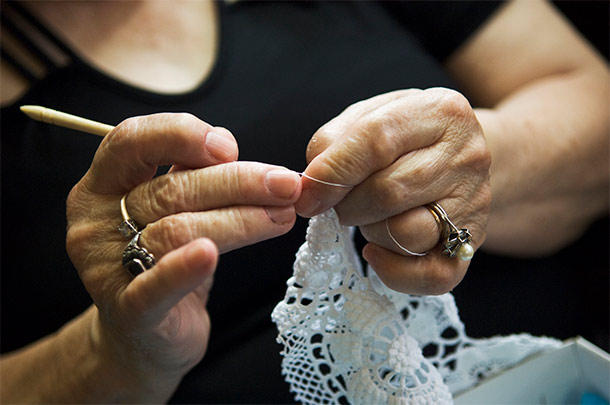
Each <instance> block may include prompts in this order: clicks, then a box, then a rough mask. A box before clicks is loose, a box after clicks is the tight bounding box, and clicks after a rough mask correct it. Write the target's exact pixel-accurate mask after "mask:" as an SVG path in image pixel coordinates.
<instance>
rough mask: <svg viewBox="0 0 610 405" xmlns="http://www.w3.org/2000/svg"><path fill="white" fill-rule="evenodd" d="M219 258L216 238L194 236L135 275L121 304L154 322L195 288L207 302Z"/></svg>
mask: <svg viewBox="0 0 610 405" xmlns="http://www.w3.org/2000/svg"><path fill="white" fill-rule="evenodd" d="M217 262H218V248H217V247H216V245H215V244H214V242H212V241H211V240H210V239H207V238H200V239H195V240H193V241H192V242H190V243H188V244H186V245H184V246H182V247H180V248H179V249H176V250H173V251H171V252H169V253H168V254H166V255H165V256H163V258H162V259H161V260H159V262H158V263H157V264H156V265H155V266H154V267H153V268H151V269H150V270H149V271H145V272H144V273H142V274H140V275H138V276H137V277H135V278H134V279H133V281H132V282H131V283H130V284H129V285H128V286H127V288H126V289H125V290H124V292H123V294H122V297H121V301H122V302H121V306H122V307H123V308H124V309H125V311H127V312H129V313H130V315H131V316H130V318H132V319H134V320H137V322H138V323H140V324H142V323H145V324H148V325H150V326H153V325H156V324H158V323H159V322H161V321H162V320H163V319H164V318H165V316H166V315H167V313H168V312H169V311H170V310H171V309H172V308H173V307H174V306H175V305H176V304H178V302H180V300H182V299H183V298H184V297H185V296H187V295H188V294H189V293H191V292H193V291H195V290H197V293H198V294H199V295H200V298H201V299H202V301H203V304H202V305H204V304H205V302H206V301H207V295H208V293H209V289H210V287H211V285H212V279H213V275H214V271H215V269H216V264H217Z"/></svg>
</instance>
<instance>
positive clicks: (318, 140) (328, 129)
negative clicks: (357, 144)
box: [305, 124, 342, 162]
mask: <svg viewBox="0 0 610 405" xmlns="http://www.w3.org/2000/svg"><path fill="white" fill-rule="evenodd" d="M341 135H342V132H340V131H339V130H338V129H337V128H334V127H333V126H332V125H331V124H326V125H324V126H323V127H321V128H320V129H318V130H317V131H316V132H315V133H314V134H313V136H312V137H311V139H310V140H309V143H308V144H307V149H306V151H305V157H306V158H307V162H311V161H312V160H313V159H314V158H315V157H316V156H318V155H319V154H320V153H322V152H323V151H324V150H325V149H326V148H328V146H329V145H330V144H331V143H332V142H333V140H335V139H339V138H340V137H341Z"/></svg>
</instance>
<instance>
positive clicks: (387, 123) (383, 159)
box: [355, 114, 402, 168]
mask: <svg viewBox="0 0 610 405" xmlns="http://www.w3.org/2000/svg"><path fill="white" fill-rule="evenodd" d="M360 128H361V131H362V134H363V138H364V139H363V140H361V139H356V140H355V141H356V142H364V147H365V148H364V152H365V153H366V156H365V158H366V159H367V160H369V161H372V162H373V164H375V166H377V167H379V168H380V167H385V166H387V165H389V164H390V163H391V162H392V161H393V160H394V157H395V155H396V153H397V151H400V150H402V147H401V145H400V136H397V135H396V134H397V133H399V132H400V122H398V120H397V119H395V118H393V116H392V114H387V115H386V114H384V115H381V114H375V115H374V116H373V117H369V118H367V119H366V120H364V122H362V123H361V126H360ZM358 138H360V137H358ZM361 149H362V148H361Z"/></svg>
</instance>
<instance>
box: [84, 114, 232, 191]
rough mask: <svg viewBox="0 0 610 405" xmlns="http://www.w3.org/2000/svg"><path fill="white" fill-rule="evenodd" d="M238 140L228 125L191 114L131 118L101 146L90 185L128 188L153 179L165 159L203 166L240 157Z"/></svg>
mask: <svg viewBox="0 0 610 405" xmlns="http://www.w3.org/2000/svg"><path fill="white" fill-rule="evenodd" d="M237 154H238V148H237V142H236V141H235V139H234V137H233V135H232V134H231V133H230V132H229V131H227V130H226V129H224V128H218V127H213V126H211V125H210V124H207V123H205V122H203V121H201V120H200V119H198V118H196V117H195V116H193V115H191V114H186V113H161V114H153V115H148V116H140V117H133V118H129V119H127V120H125V121H123V122H122V123H120V124H119V125H118V126H117V127H116V128H115V129H114V130H112V131H111V132H110V133H109V134H108V135H106V137H105V138H104V140H103V141H102V143H101V145H100V147H99V148H98V150H97V152H96V154H95V157H94V159H93V163H92V165H91V168H90V169H89V171H88V172H87V175H86V176H85V177H84V178H83V181H84V183H85V185H86V186H87V187H88V188H89V189H93V190H95V191H96V192H98V193H102V194H123V193H125V192H126V191H129V190H131V189H132V188H134V187H135V186H136V185H138V184H140V183H143V182H145V181H147V180H150V179H151V178H152V177H153V176H154V175H155V173H156V171H157V167H158V166H161V165H177V166H180V167H187V168H201V167H206V166H211V165H215V164H218V163H224V162H230V161H234V160H236V159H237Z"/></svg>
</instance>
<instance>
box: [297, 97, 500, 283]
mask: <svg viewBox="0 0 610 405" xmlns="http://www.w3.org/2000/svg"><path fill="white" fill-rule="evenodd" d="M307 159H308V161H309V162H310V163H309V165H308V167H307V169H306V171H305V174H306V175H307V176H310V177H312V178H314V179H318V180H322V181H326V182H330V183H335V184H342V185H348V186H350V187H337V186H332V185H325V184H322V183H320V182H318V181H314V180H312V179H308V178H304V179H303V190H302V195H301V197H300V199H299V201H298V202H297V204H296V207H297V212H298V213H299V214H301V215H304V216H312V215H315V214H318V213H320V212H322V211H324V210H326V209H328V208H330V207H333V206H334V207H335V209H336V210H337V212H338V214H339V217H340V220H341V222H342V223H343V224H345V225H357V226H360V229H361V231H362V233H363V235H364V236H365V238H366V239H367V240H368V241H369V242H371V243H369V244H367V245H366V246H365V248H364V250H363V256H364V258H365V259H366V260H367V261H368V262H369V264H370V265H371V266H372V267H373V268H374V269H375V270H376V272H377V273H378V275H379V277H380V278H381V279H382V280H383V281H384V282H385V283H386V284H387V285H388V286H389V287H391V288H393V289H396V290H399V291H403V292H409V293H414V294H441V293H445V292H447V291H449V290H451V289H452V288H453V287H455V286H456V285H457V284H458V283H459V282H460V281H461V280H462V278H463V277H464V275H465V273H466V270H467V268H468V265H469V262H468V261H462V260H457V259H452V258H449V257H446V256H444V255H442V254H441V249H440V248H438V247H437V248H435V245H437V243H439V234H440V230H439V226H438V225H437V222H436V220H435V217H434V216H433V215H432V214H431V212H430V211H429V210H428V209H427V208H425V207H424V206H425V205H426V204H430V203H433V202H436V203H438V204H439V205H440V206H441V207H443V208H444V210H445V212H446V213H447V215H448V218H450V219H451V221H452V222H453V223H454V224H455V225H456V226H457V227H458V228H467V229H469V231H470V233H471V234H472V241H471V242H470V243H471V245H472V246H473V247H474V248H475V249H476V248H478V247H479V246H480V245H481V244H482V243H483V241H484V239H485V225H486V222H487V216H488V212H489V207H490V203H491V193H490V184H489V167H490V163H491V162H490V155H489V152H488V150H487V145H486V141H485V137H484V135H483V132H482V129H481V127H480V125H479V123H478V121H477V119H476V117H475V114H474V112H473V110H472V108H471V107H470V104H469V103H468V101H467V100H466V99H465V98H464V97H463V96H462V95H461V94H459V93H457V92H455V91H452V90H448V89H442V88H434V89H428V90H417V89H411V90H401V91H395V92H391V93H387V94H383V95H380V96H377V97H373V98H371V99H368V100H365V101H362V102H359V103H356V104H354V105H352V106H350V107H349V108H347V109H346V110H345V111H344V112H343V113H341V114H340V115H339V116H338V117H336V118H334V119H333V120H331V121H330V122H328V123H327V124H326V125H324V126H323V127H322V128H320V129H319V130H318V131H317V132H316V134H315V135H314V136H313V138H312V139H311V141H310V143H309V147H308V151H307ZM388 230H390V232H388ZM390 235H391V236H390ZM392 237H393V238H394V239H395V241H394V240H392ZM398 244H400V246H402V247H403V248H406V249H408V250H409V251H411V252H417V253H423V252H426V251H429V252H428V254H427V255H425V256H421V257H420V256H413V255H409V254H408V253H406V251H405V250H403V249H402V248H401V247H399V245H398Z"/></svg>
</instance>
